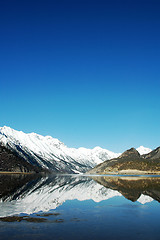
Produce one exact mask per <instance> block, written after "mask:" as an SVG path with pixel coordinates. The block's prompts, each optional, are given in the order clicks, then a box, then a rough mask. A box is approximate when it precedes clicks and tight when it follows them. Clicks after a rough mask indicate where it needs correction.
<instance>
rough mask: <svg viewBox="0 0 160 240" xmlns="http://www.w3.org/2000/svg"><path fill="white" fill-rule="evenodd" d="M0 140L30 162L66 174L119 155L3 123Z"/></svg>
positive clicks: (81, 170)
mask: <svg viewBox="0 0 160 240" xmlns="http://www.w3.org/2000/svg"><path fill="white" fill-rule="evenodd" d="M0 143H1V144H3V145H5V146H7V147H9V148H10V149H11V150H14V151H16V152H17V153H18V155H20V156H22V157H23V158H24V159H26V160H27V161H28V162H30V163H32V164H33V162H34V164H35V165H38V166H41V167H43V168H47V169H50V170H54V171H56V172H65V173H80V172H86V171H87V170H89V169H91V168H92V167H95V166H96V165H97V164H99V163H101V162H103V161H105V160H109V159H111V158H115V157H118V156H119V155H120V154H119V153H114V152H111V151H109V150H107V149H102V148H100V147H95V148H93V149H87V148H78V149H77V148H68V147H67V146H66V145H64V143H63V142H61V141H59V140H58V139H56V138H53V137H51V136H45V137H44V136H41V135H39V134H36V133H28V134H26V133H24V132H22V131H16V130H14V129H12V128H10V127H6V126H4V127H1V128H0Z"/></svg>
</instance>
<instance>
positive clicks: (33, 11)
mask: <svg viewBox="0 0 160 240" xmlns="http://www.w3.org/2000/svg"><path fill="white" fill-rule="evenodd" d="M159 12H160V2H159V1H156V0H152V1H151V0H148V1H147V0H146V1H144V0H134V1H132V0H127V1H123V0H122V1H118V0H117V1H114V0H112V1H111V0H110V1H107V0H106V1H101V0H99V1H98V0H97V1H94V0H92V1H88V0H86V1H82V0H81V1H79V0H77V1H58V0H56V1H55V0H52V1H49V0H45V1H44V0H39V1H35V0H32V1H30V0H28V1H25V0H24V1H17V0H15V1H7V0H6V1H3V2H2V1H1V3H0V29H1V32H0V101H1V110H0V126H3V125H7V126H10V127H12V128H14V129H17V130H22V131H24V132H37V133H39V134H42V135H51V136H53V137H56V138H58V139H59V140H61V141H63V142H64V143H65V144H66V145H68V146H70V147H81V146H84V147H88V148H92V147H95V146H97V145H99V146H101V147H103V148H107V149H109V150H112V151H116V152H122V151H124V150H126V149H127V148H130V147H138V146H139V145H144V146H146V147H151V148H155V147H157V146H160V137H159V136H160V94H159V89H160V31H159V28H160V14H159Z"/></svg>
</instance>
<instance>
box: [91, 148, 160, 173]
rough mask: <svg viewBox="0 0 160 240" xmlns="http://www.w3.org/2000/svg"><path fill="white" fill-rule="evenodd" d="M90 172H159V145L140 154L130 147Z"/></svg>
mask: <svg viewBox="0 0 160 240" xmlns="http://www.w3.org/2000/svg"><path fill="white" fill-rule="evenodd" d="M89 173H91V174H132V175H137V174H158V175H159V174H160V147H158V148H156V149H154V150H153V151H151V152H149V153H147V154H143V155H140V153H139V152H138V151H137V150H136V149H135V148H131V149H129V150H127V151H125V152H124V153H122V154H121V155H120V156H119V157H117V158H113V159H111V160H108V161H104V162H103V163H101V164H98V165H97V166H96V167H94V168H93V169H92V170H90V171H89Z"/></svg>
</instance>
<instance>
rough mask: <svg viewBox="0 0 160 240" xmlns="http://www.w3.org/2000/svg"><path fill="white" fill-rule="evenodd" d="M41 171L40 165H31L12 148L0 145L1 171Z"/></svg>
mask: <svg viewBox="0 0 160 240" xmlns="http://www.w3.org/2000/svg"><path fill="white" fill-rule="evenodd" d="M41 171H42V169H41V168H40V167H37V166H33V165H31V164H30V163H28V162H27V161H26V160H24V159H23V158H22V157H20V156H18V155H16V153H14V152H13V151H11V150H10V149H8V148H6V147H5V146H2V145H0V172H22V173H32V172H36V173H37V172H41Z"/></svg>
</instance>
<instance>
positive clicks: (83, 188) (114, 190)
mask: <svg viewBox="0 0 160 240" xmlns="http://www.w3.org/2000/svg"><path fill="white" fill-rule="evenodd" d="M121 195H123V196H124V197H125V198H127V199H129V200H131V201H137V200H138V201H139V202H141V203H145V202H149V201H152V200H153V199H155V200H157V201H158V202H160V178H158V177H119V176H116V177H113V176H94V177H93V176H92V177H86V176H77V175H74V176H73V175H72V176H71V175H64V176H62V175H50V176H40V175H18V174H13V175H0V200H1V202H0V206H1V213H0V216H1V217H4V216H10V215H15V214H20V213H27V214H32V213H36V212H39V211H43V212H47V211H49V210H51V209H56V208H57V207H58V206H60V205H62V204H63V203H64V202H65V201H66V200H74V199H77V200H79V201H84V200H93V201H94V202H100V201H102V200H107V199H110V198H113V197H115V196H121Z"/></svg>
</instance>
